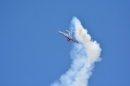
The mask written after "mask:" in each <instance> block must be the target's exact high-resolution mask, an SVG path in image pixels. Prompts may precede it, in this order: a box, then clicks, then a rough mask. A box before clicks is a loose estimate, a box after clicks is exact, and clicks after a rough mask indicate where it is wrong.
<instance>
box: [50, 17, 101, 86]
mask: <svg viewBox="0 0 130 86" xmlns="http://www.w3.org/2000/svg"><path fill="white" fill-rule="evenodd" d="M72 24H74V28H75V30H74V29H73V30H74V32H75V37H76V39H78V41H80V42H81V43H80V44H74V46H73V49H72V51H71V53H70V54H71V58H72V59H73V62H72V65H71V68H70V69H69V70H68V71H67V72H66V74H64V75H62V76H61V78H60V80H59V81H57V82H55V83H53V84H52V85H51V86H88V79H89V77H90V75H91V74H92V72H91V71H92V69H93V65H94V63H95V62H97V61H100V60H101V59H100V58H99V56H100V52H101V48H100V46H99V44H98V43H97V42H96V41H91V36H90V35H89V34H88V33H87V30H86V29H84V28H83V27H82V25H81V23H80V21H79V20H78V19H77V18H76V17H74V18H73V19H72ZM71 28H72V27H71Z"/></svg>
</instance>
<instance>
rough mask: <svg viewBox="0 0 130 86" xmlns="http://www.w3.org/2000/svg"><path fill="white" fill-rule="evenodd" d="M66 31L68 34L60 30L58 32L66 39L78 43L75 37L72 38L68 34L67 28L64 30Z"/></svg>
mask: <svg viewBox="0 0 130 86" xmlns="http://www.w3.org/2000/svg"><path fill="white" fill-rule="evenodd" d="M66 31H67V32H68V34H66V33H64V32H61V31H59V33H60V34H62V35H64V36H65V37H67V41H68V42H70V40H72V41H74V42H76V43H79V42H78V41H77V40H76V39H74V38H73V37H72V36H71V35H70V34H71V33H70V31H69V30H66Z"/></svg>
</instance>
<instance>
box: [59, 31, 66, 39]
mask: <svg viewBox="0 0 130 86" xmlns="http://www.w3.org/2000/svg"><path fill="white" fill-rule="evenodd" d="M59 33H60V34H62V35H64V36H65V37H67V38H68V34H66V33H64V32H61V31H59Z"/></svg>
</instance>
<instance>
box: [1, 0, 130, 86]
mask: <svg viewBox="0 0 130 86" xmlns="http://www.w3.org/2000/svg"><path fill="white" fill-rule="evenodd" d="M0 9H1V10H0V86H49V85H50V84H52V83H53V82H54V81H55V80H58V79H59V78H60V76H61V75H62V74H64V73H65V72H66V71H67V70H68V69H69V68H70V65H71V62H72V60H71V58H70V51H71V49H72V45H73V42H71V43H68V42H66V38H65V37H63V36H62V35H60V34H59V33H58V30H61V31H65V30H66V29H69V27H70V22H71V19H72V17H73V16H76V17H77V18H78V19H79V20H80V21H81V23H82V25H83V26H84V27H85V28H87V30H88V33H89V34H90V35H91V36H92V39H93V40H96V41H97V42H98V43H100V46H101V48H102V52H101V58H102V61H101V62H99V63H96V65H95V68H94V71H93V75H92V76H91V77H90V79H89V85H90V86H129V85H130V82H129V81H130V74H129V73H130V67H129V65H130V58H129V56H130V45H129V44H130V40H129V38H130V1H129V0H114V1H113V0H109V1H103V0H101V1H97V0H93V1H89V0H64V1H63V0H62V1H61V0H53V1H52V0H50V1H49V0H48V1H47V0H46V1H45V0H22V1H18V0H10V1H9V0H8V1H5V0H1V1H0Z"/></svg>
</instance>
